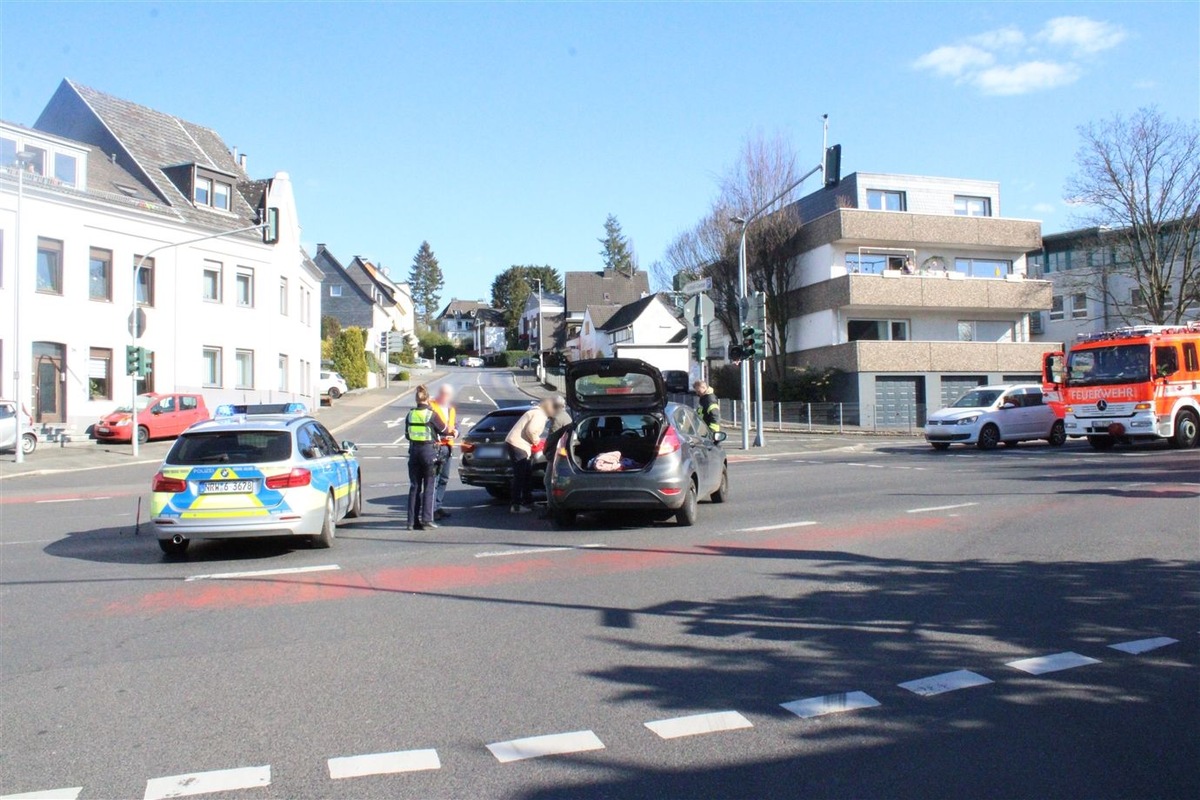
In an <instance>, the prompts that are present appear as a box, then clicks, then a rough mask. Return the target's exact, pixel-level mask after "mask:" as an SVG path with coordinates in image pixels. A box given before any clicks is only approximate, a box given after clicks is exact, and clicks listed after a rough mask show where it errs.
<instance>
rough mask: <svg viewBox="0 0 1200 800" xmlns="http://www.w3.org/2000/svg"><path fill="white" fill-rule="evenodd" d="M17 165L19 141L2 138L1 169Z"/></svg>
mask: <svg viewBox="0 0 1200 800" xmlns="http://www.w3.org/2000/svg"><path fill="white" fill-rule="evenodd" d="M16 163H17V140H16V139H9V138H8V137H7V136H0V167H11V166H13V165H14V164H16Z"/></svg>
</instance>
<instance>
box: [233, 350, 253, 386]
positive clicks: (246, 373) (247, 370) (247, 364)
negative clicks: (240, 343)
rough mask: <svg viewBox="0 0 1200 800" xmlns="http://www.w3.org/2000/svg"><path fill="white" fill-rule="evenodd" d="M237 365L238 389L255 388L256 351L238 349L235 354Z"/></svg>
mask: <svg viewBox="0 0 1200 800" xmlns="http://www.w3.org/2000/svg"><path fill="white" fill-rule="evenodd" d="M234 359H235V360H236V366H237V383H236V384H235V385H234V388H236V389H253V388H254V351H253V350H238V351H237V353H235V354H234Z"/></svg>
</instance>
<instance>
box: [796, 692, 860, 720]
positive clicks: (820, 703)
mask: <svg viewBox="0 0 1200 800" xmlns="http://www.w3.org/2000/svg"><path fill="white" fill-rule="evenodd" d="M779 705H780V706H782V707H783V708H786V709H787V710H788V711H790V712H792V713H793V714H795V715H796V716H797V717H800V718H802V719H810V718H812V717H820V716H824V715H825V714H837V713H840V712H842V711H857V710H858V709H860V708H874V707H875V706H877V705H879V701H878V700H876V699H875V698H874V697H871V695H869V694H867V693H866V692H841V693H839V694H827V695H823V696H821V697H809V698H807V699H804V700H793V701H792V702H790V703H780V704H779Z"/></svg>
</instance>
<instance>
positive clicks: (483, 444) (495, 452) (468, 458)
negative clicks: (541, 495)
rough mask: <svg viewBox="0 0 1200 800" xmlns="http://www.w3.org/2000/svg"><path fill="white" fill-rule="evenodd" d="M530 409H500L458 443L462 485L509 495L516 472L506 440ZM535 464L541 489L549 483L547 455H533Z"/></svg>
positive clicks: (536, 485)
mask: <svg viewBox="0 0 1200 800" xmlns="http://www.w3.org/2000/svg"><path fill="white" fill-rule="evenodd" d="M529 409H530V405H529V404H526V405H518V406H511V407H508V408H499V409H496V410H495V411H493V412H491V413H490V414H488V415H487V416H485V417H483V419H481V420H479V422H476V423H475V425H474V426H473V427H472V428H471V430H470V431H469V432H468V433H467V435H466V436H464V437H463V439H462V442H461V443H460V444H459V447H460V452H461V454H462V456H461V458H460V459H459V461H458V477H459V478H460V479H461V480H462V482H463V483H465V484H467V485H468V486H479V487H481V488H483V489H486V490H487V493H488V494H490V495H491V496H492V497H498V498H507V497H508V496H509V493H510V490H511V487H512V479H513V470H512V461H511V460H510V459H509V457H508V447H507V445H505V444H504V437H506V436H508V432H509V431H511V430H512V427H513V425H516V424H517V420H518V419H520V418H521V415H522V414H524V413H525V412H526V411H528V410H529ZM547 427H549V425H548V424H547ZM532 461H533V487H534V489H535V490H538V489H540V488H541V487H542V486H544V485H545V483H546V457H545V454H544V453H534V455H533V458H532Z"/></svg>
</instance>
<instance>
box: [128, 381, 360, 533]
mask: <svg viewBox="0 0 1200 800" xmlns="http://www.w3.org/2000/svg"><path fill="white" fill-rule="evenodd" d="M152 488H153V492H154V494H153V497H152V500H151V517H152V519H153V521H154V527H155V533H156V534H157V536H158V544H159V546H160V547H161V548H162V550H163V552H164V553H166V554H168V555H183V554H184V553H185V552H186V551H187V548H188V544H189V543H190V542H191V540H192V539H233V538H240V537H258V536H304V537H310V538H311V540H312V543H313V546H314V547H329V546H331V545H332V544H333V539H334V528H335V526H336V525H337V523H338V522H339V521H340V520H342V519H343V518H346V517H349V518H353V517H357V516H359V515H360V514H361V513H362V474H361V471H360V469H359V464H358V458H357V457H356V456H355V448H354V445H353V444H351V443H350V442H342V443H340V444H339V443H338V442H337V441H336V440H335V439H334V438H333V435H332V434H330V433H329V431H328V430H326V428H325V426H324V425H322V424H321V423H319V422H317V421H316V420H315V419H313V418H312V417H311V416H309V415H308V414H307V413H306V410H305V408H304V406H303V404H301V403H286V404H278V405H258V406H229V405H226V406H220V407H218V408H217V411H216V415H215V416H214V418H213V419H211V420H208V421H205V422H198V423H196V424H194V425H192V426H191V427H190V428H188V429H187V430H186V431H185V432H184V433H183V435H182V436H180V437H179V439H177V440H176V441H175V446H174V447H172V448H171V452H170V453H168V454H167V457H166V459H165V460H164V461H163V465H162V467H161V468H160V469H159V471H158V474H156V475H155V476H154V482H153V487H152Z"/></svg>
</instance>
